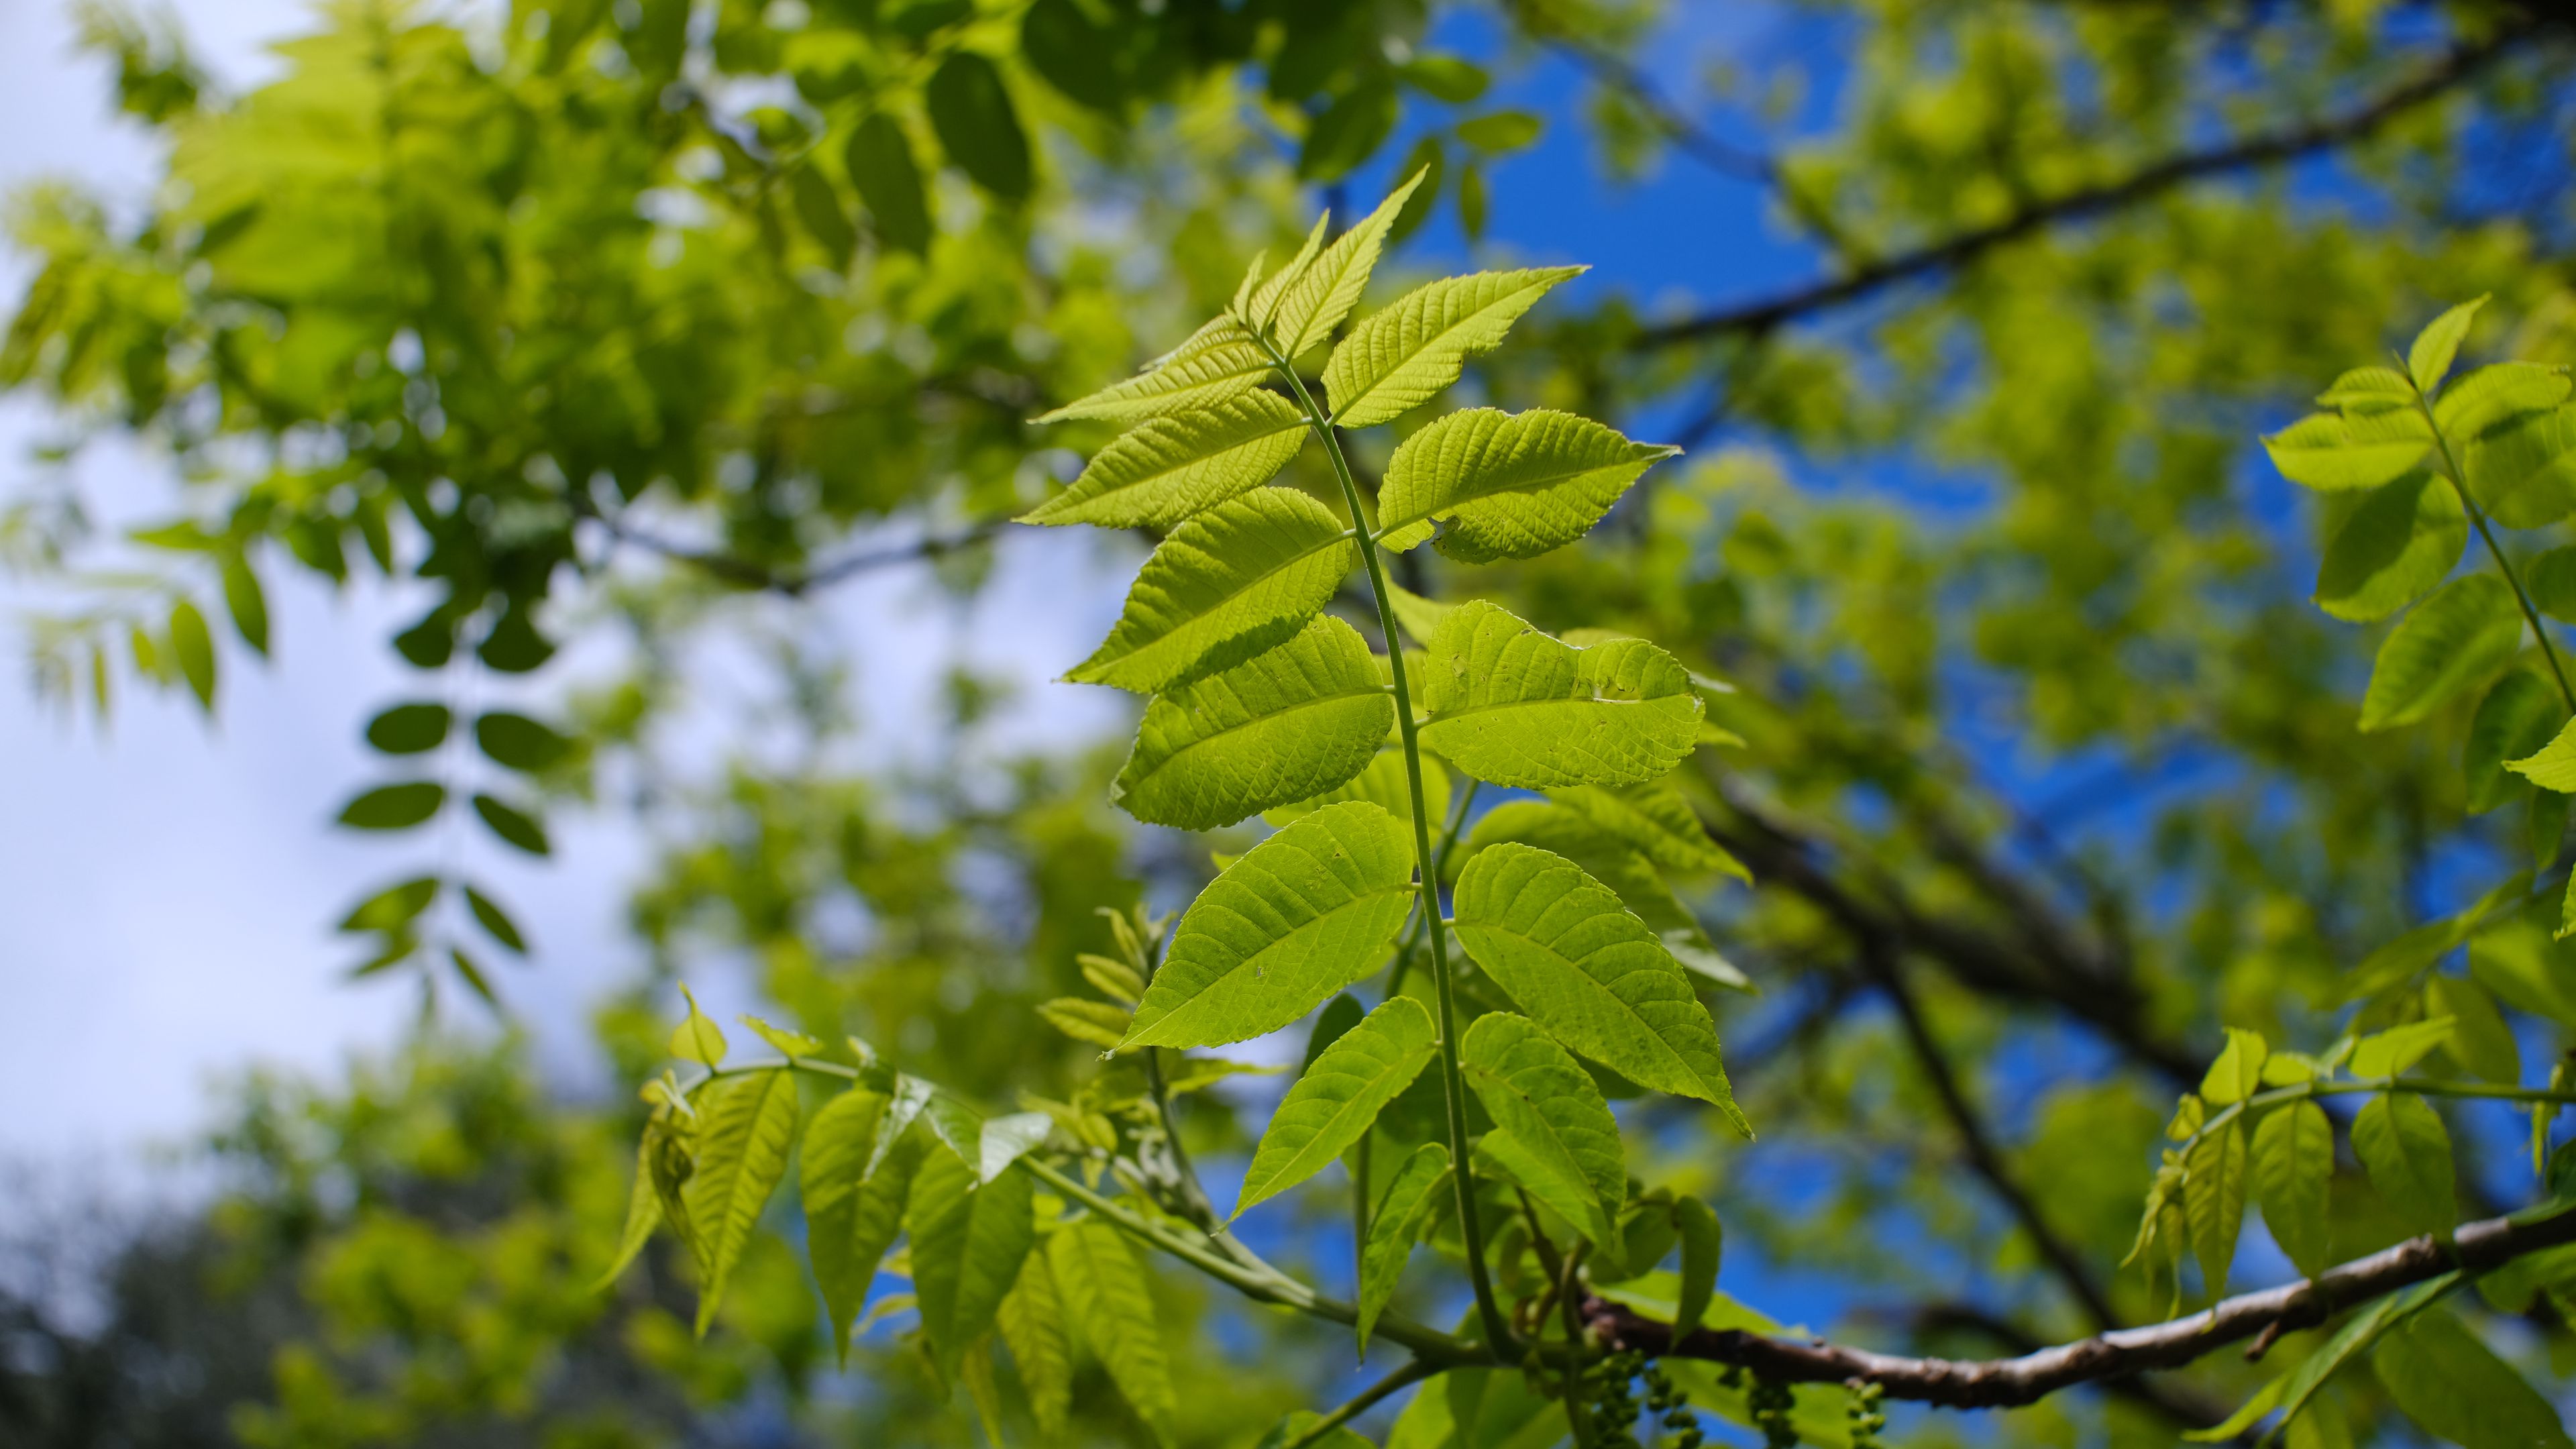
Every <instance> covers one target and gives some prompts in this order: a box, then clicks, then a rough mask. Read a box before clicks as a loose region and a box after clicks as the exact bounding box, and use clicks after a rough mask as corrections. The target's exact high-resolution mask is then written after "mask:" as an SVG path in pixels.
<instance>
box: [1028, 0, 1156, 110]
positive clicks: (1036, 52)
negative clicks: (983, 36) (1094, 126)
mask: <svg viewBox="0 0 2576 1449" xmlns="http://www.w3.org/2000/svg"><path fill="white" fill-rule="evenodd" d="M1103 13H1104V15H1105V14H1106V12H1103ZM1112 24H1115V22H1114V21H1111V22H1108V23H1106V24H1094V23H1093V22H1092V19H1091V17H1090V16H1089V15H1086V14H1085V13H1084V7H1083V6H1081V5H1079V4H1077V3H1075V0H1037V3H1035V4H1033V5H1031V6H1030V7H1029V10H1028V14H1027V16H1026V17H1025V18H1023V19H1022V20H1021V21H1020V46H1019V53H1020V58H1021V59H1022V60H1024V61H1026V62H1027V63H1028V66H1029V68H1030V69H1031V70H1034V71H1036V72H1037V73H1038V74H1039V75H1041V76H1044V77H1046V82H1047V84H1049V85H1051V86H1054V87H1055V88H1056V89H1057V90H1060V91H1062V92H1064V93H1065V94H1066V95H1067V96H1070V97H1072V98H1073V99H1074V100H1077V101H1080V102H1081V103H1082V104H1084V105H1086V106H1089V107H1091V108H1092V109H1093V110H1095V111H1104V112H1107V113H1109V114H1111V115H1118V114H1120V113H1122V112H1124V111H1125V110H1126V109H1127V102H1128V99H1129V97H1130V95H1131V94H1132V91H1131V90H1130V84H1131V82H1130V80H1129V78H1128V76H1127V74H1126V73H1125V71H1124V69H1123V68H1122V67H1121V66H1120V64H1119V48H1118V45H1117V42H1116V39H1115V32H1114V31H1112V30H1111V29H1110V28H1109V26H1110V25H1112Z"/></svg>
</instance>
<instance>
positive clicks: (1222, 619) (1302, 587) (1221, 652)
mask: <svg viewBox="0 0 2576 1449" xmlns="http://www.w3.org/2000/svg"><path fill="white" fill-rule="evenodd" d="M1358 561H1359V545H1358V544H1357V543H1356V542H1354V541H1353V540H1352V538H1351V536H1350V531H1349V530H1348V529H1346V528H1344V527H1343V526H1342V522H1341V520H1340V519H1338V518H1335V517H1334V516H1333V513H1332V510H1331V509H1328V508H1326V507H1325V506H1324V505H1322V504H1321V503H1318V502H1316V501H1315V500H1314V499H1312V498H1309V497H1307V496H1306V495H1305V494H1303V493H1299V492H1297V491H1296V490H1294V489H1289V488H1263V489H1260V490H1257V491H1255V492H1252V493H1247V494H1245V495H1244V496H1242V497H1240V498H1235V499H1231V500H1229V501H1227V502H1225V503H1221V504H1219V505H1217V506H1216V507H1215V508H1213V509H1210V510H1209V511H1207V512H1205V513H1202V514H1200V515H1199V516H1198V517H1196V518H1193V519H1191V520H1190V521H1189V522H1187V523H1184V524H1182V525H1181V526H1180V527H1179V528H1177V529H1174V530H1173V531H1172V533H1171V535H1170V536H1169V537H1167V538H1165V539H1164V540H1163V543H1162V546H1161V547H1160V548H1157V549H1155V550H1154V555H1153V557H1151V558H1149V559H1147V560H1145V567H1144V568H1143V570H1141V571H1140V572H1139V573H1138V574H1137V575H1136V582H1135V584H1134V586H1133V587H1131V588H1129V589H1128V591H1127V607H1126V610H1125V611H1124V612H1123V613H1121V614H1120V615H1119V618H1118V623H1117V626H1116V627H1115V628H1113V629H1111V630H1110V631H1109V637H1108V638H1107V639H1106V640H1104V641H1103V642H1102V643H1101V646H1100V648H1099V649H1098V650H1097V651H1095V652H1094V653H1093V654H1092V656H1091V657H1090V658H1089V659H1086V660H1084V661H1083V662H1082V663H1081V664H1079V665H1077V666H1075V668H1074V669H1073V670H1072V671H1071V672H1070V673H1068V674H1067V675H1066V676H1065V677H1066V678H1068V679H1071V680H1075V681H1077V682H1080V683H1083V684H1108V685H1115V686H1116V687H1118V688H1120V689H1126V690H1133V691H1135V692H1136V693H1139V694H1154V693H1157V692H1160V691H1162V690H1166V689H1170V688H1172V687H1173V686H1175V685H1179V684H1185V683H1187V682H1189V681H1190V680H1193V679H1198V678H1203V677H1205V676H1207V675H1210V674H1214V673H1216V672H1217V671H1219V670H1222V669H1227V668H1230V667H1232V666H1234V665H1236V664H1239V663H1242V662H1243V661H1244V660H1247V659H1250V658H1251V657H1253V656H1254V655H1256V654H1259V653H1262V652H1263V651H1265V650H1268V649H1270V648H1273V647H1274V646H1276V645H1279V644H1281V643H1284V642H1285V641H1287V640H1288V639H1289V638H1290V637H1292V636H1293V635H1295V634H1296V633H1297V631H1298V630H1299V629H1301V628H1303V627H1305V624H1306V621H1307V620H1309V619H1311V618H1313V617H1314V616H1315V615H1316V614H1317V613H1318V612H1320V611H1321V610H1322V609H1323V607H1324V604H1325V602H1326V601H1327V600H1329V599H1331V598H1332V596H1333V592H1334V590H1336V589H1339V588H1340V587H1341V586H1342V580H1344V579H1346V578H1348V577H1350V572H1351V569H1352V567H1353V566H1354V565H1355V564H1356V563H1357V562H1358Z"/></svg>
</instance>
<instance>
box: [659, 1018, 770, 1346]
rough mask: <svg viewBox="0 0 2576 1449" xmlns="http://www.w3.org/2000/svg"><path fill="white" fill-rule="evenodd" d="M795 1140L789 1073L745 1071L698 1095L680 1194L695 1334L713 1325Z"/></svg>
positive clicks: (701, 1332) (701, 1334)
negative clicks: (688, 1236)
mask: <svg viewBox="0 0 2576 1449" xmlns="http://www.w3.org/2000/svg"><path fill="white" fill-rule="evenodd" d="M795 1141H796V1076H795V1074H794V1073H793V1072H789V1071H786V1070H783V1069H772V1070H769V1071H759V1072H746V1073H744V1074H743V1075H741V1076H739V1077H733V1078H728V1079H722V1080H719V1081H717V1082H716V1083H714V1084H713V1085H712V1086H711V1087H710V1089H709V1090H708V1091H707V1092H706V1093H705V1094H704V1096H702V1097H701V1098H700V1100H699V1106H698V1144H697V1157H696V1166H695V1169H694V1170H693V1171H692V1172H691V1173H690V1174H689V1182H688V1186H687V1188H686V1189H685V1195H686V1197H687V1199H688V1205H689V1222H690V1224H691V1225H692V1227H693V1228H694V1229H695V1238H694V1240H695V1243H696V1247H697V1251H698V1259H699V1261H698V1271H699V1272H700V1273H701V1274H702V1275H703V1277H704V1285H703V1286H702V1287H701V1288H700V1290H699V1293H698V1334H699V1336H700V1337H704V1336H705V1334H706V1331H707V1328H708V1326H709V1325H710V1324H712V1323H714V1322H715V1317H716V1305H717V1304H718V1303H719V1302H721V1301H722V1300H723V1298H724V1291H725V1282H726V1280H727V1279H728V1278H730V1277H731V1276H732V1275H733V1267H734V1264H735V1263H737V1262H739V1261H741V1259H742V1250H743V1249H744V1248H745V1247H746V1246H748V1245H749V1244H750V1242H751V1233H752V1229H753V1228H755V1227H757V1226H759V1224H760V1210H761V1208H762V1207H763V1206H765V1205H766V1204H767V1203H768V1201H769V1194H770V1192H771V1190H772V1189H774V1188H776V1187H777V1186H778V1179H779V1178H780V1177H782V1176H784V1175H785V1174H786V1172H787V1150H788V1148H790V1147H791V1146H793V1145H794V1144H795Z"/></svg>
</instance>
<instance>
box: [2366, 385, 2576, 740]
mask: <svg viewBox="0 0 2576 1449" xmlns="http://www.w3.org/2000/svg"><path fill="white" fill-rule="evenodd" d="M2407 384H2408V386H2410V387H2412V386H2414V377H2413V374H2412V373H2409V374H2408V375H2407ZM2415 410H2416V411H2417V412H2420V413H2422V414H2423V415H2424V426H2426V427H2428V428H2430V429H2432V430H2433V446H2434V447H2436V448H2438V449H2440V450H2441V453H2442V477H2443V479H2444V480H2445V481H2446V482H2448V483H2449V484H2450V485H2451V491H2452V492H2453V493H2456V494H2458V495H2459V499H2460V507H2461V508H2462V509H2463V510H2465V511H2466V512H2467V513H2468V515H2469V522H2470V523H2471V524H2472V525H2473V526H2475V527H2476V529H2477V531H2478V537H2479V538H2481V539H2484V540H2485V541H2486V545H2487V556H2488V557H2490V558H2492V559H2494V560H2495V566H2496V572H2498V573H2500V574H2503V575H2504V581H2505V583H2506V584H2507V585H2508V586H2510V587H2511V588H2512V590H2513V601H2514V602H2515V603H2516V604H2518V605H2520V606H2521V607H2522V618H2523V622H2524V623H2527V624H2529V625H2530V626H2531V637H2533V638H2534V639H2537V640H2539V641H2540V657H2541V658H2543V659H2545V660H2547V661H2549V674H2550V677H2551V678H2553V679H2555V680H2557V681H2558V697H2559V698H2560V699H2562V700H2565V701H2566V703H2567V708H2568V710H2569V711H2570V712H2571V713H2576V686H2571V685H2570V684H2569V683H2568V682H2567V671H2566V669H2565V668H2564V667H2563V666H2561V665H2560V664H2559V662H2558V646H2557V645H2555V644H2552V643H2551V642H2550V640H2549V630H2548V629H2547V628H2546V627H2545V626H2543V625H2542V624H2541V622H2540V611H2539V610H2538V609H2536V608H2533V607H2532V603H2531V594H2530V593H2529V591H2527V590H2525V589H2524V588H2523V586H2522V576H2521V575H2519V574H2516V573H2515V572H2514V571H2513V563H2512V561H2511V560H2509V559H2507V558H2506V557H2505V556H2504V546H2503V545H2501V544H2499V543H2497V542H2496V536H2495V530H2493V529H2491V528H2489V527H2487V516H2486V513H2485V511H2484V510H2482V509H2480V508H2479V507H2478V502H2477V500H2476V499H2474V498H2472V497H2470V496H2469V480H2468V475H2466V474H2464V473H2462V472H2461V471H2460V460H2459V459H2458V458H2457V457H2456V456H2454V455H2453V454H2452V452H2451V439H2450V437H2449V435H2448V434H2446V433H2444V432H2443V431H2442V424H2441V423H2440V422H2439V421H2438V420H2436V419H2435V418H2434V416H2433V404H2432V402H2431V401H2430V400H2428V399H2427V398H2426V397H2425V396H2424V390H2423V389H2422V388H2421V387H2416V388H2415Z"/></svg>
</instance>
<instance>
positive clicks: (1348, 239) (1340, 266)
mask: <svg viewBox="0 0 2576 1449" xmlns="http://www.w3.org/2000/svg"><path fill="white" fill-rule="evenodd" d="M1421 184H1422V177H1421V176H1420V174H1418V173H1417V174H1416V175H1414V176H1413V177H1412V178H1411V179H1409V180H1407V181H1406V182H1405V183H1404V184H1403V185H1401V186H1398V187H1397V188H1395V190H1393V191H1391V192H1388V193H1387V197H1386V199H1385V200H1384V201H1381V202H1379V203H1378V205H1377V209H1376V210H1375V211H1372V212H1370V213H1369V214H1368V215H1366V216H1364V217H1361V218H1360V219H1359V220H1358V221H1357V222H1355V223H1353V224H1352V226H1351V229H1350V230H1349V231H1346V232H1344V233H1342V234H1341V235H1340V236H1339V237H1337V238H1335V239H1334V241H1333V243H1332V245H1330V246H1327V247H1325V248H1324V249H1323V250H1322V251H1320V252H1318V253H1316V255H1315V259H1314V260H1313V261H1312V262H1310V263H1308V264H1307V265H1306V266H1305V267H1303V268H1301V269H1300V270H1299V271H1297V272H1296V274H1295V275H1294V276H1293V277H1292V278H1291V279H1290V280H1289V281H1288V282H1287V283H1286V285H1284V286H1282V287H1281V288H1280V289H1279V300H1278V303H1277V305H1276V307H1275V308H1274V309H1273V310H1272V311H1271V312H1270V313H1269V314H1268V316H1267V318H1266V319H1265V320H1266V322H1267V323H1268V326H1269V329H1270V337H1271V340H1272V341H1273V343H1275V344H1276V345H1277V347H1278V349H1279V355H1280V356H1282V357H1288V358H1295V357H1299V356H1303V355H1304V354H1305V353H1306V351H1307V350H1308V349H1309V348H1314V347H1320V346H1322V345H1323V344H1324V340H1325V339H1326V338H1328V337H1330V336H1332V335H1333V329H1334V328H1336V327H1339V326H1341V325H1342V319H1343V318H1345V317H1347V316H1349V315H1350V314H1351V308H1352V307H1353V306H1355V305H1357V304H1358V302H1359V300H1360V293H1361V292H1363V291H1366V290H1367V289H1368V280H1369V274H1370V273H1371V272H1372V271H1375V270H1376V269H1377V258H1378V252H1379V250H1380V249H1381V248H1383V247H1384V246H1385V244H1386V232H1387V228H1388V227H1390V226H1393V225H1394V224H1395V217H1396V213H1397V212H1400V211H1402V210H1404V203H1405V201H1406V199H1407V198H1409V197H1411V196H1412V195H1413V188H1415V187H1417V186H1419V185H1421Z"/></svg>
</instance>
